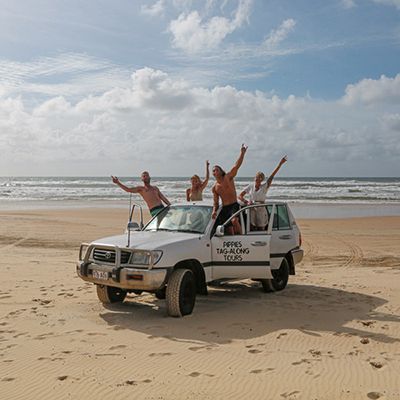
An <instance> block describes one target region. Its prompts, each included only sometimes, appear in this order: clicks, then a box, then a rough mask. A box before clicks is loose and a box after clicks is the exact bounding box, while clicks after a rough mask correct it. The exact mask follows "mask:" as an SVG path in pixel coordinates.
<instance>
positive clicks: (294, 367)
mask: <svg viewBox="0 0 400 400" xmlns="http://www.w3.org/2000/svg"><path fill="white" fill-rule="evenodd" d="M126 214H127V213H126V210H122V209H99V208H96V209H91V208H87V209H68V210H50V211H46V210H38V211H35V210H28V211H2V212H0V254H1V257H0V276H1V283H2V285H1V287H0V399H5V400H6V399H7V400H11V399H41V400H46V399H80V398H86V399H89V400H90V399H286V400H294V399H306V400H312V399H315V400H322V399H327V400H328V399H349V400H350V399H351V400H355V399H399V398H400V386H399V371H400V323H399V322H400V317H399V315H400V291H399V278H400V217H369V218H349V219H329V220H320V219H307V220H299V221H298V223H299V226H300V228H301V231H302V235H303V248H304V250H305V259H304V260H303V262H302V263H301V264H300V265H299V266H298V268H297V271H296V272H297V274H296V276H294V277H290V280H289V285H288V287H287V288H286V289H285V290H284V291H282V292H279V293H274V294H267V293H263V292H262V291H261V289H260V287H259V285H258V283H255V282H252V281H241V282H232V283H229V284H228V283H227V284H224V285H222V286H221V287H218V288H210V290H209V295H208V296H199V297H198V298H197V301H196V306H195V309H194V312H193V314H192V315H190V316H187V317H185V318H182V319H174V318H169V317H167V316H166V310H165V303H164V301H160V300H157V299H156V298H155V297H154V296H153V295H150V294H143V295H141V296H136V295H130V296H129V297H128V299H127V300H126V301H125V302H124V303H123V304H122V305H117V306H114V305H113V306H107V307H105V306H103V305H102V304H101V303H100V302H99V301H98V299H97V296H96V293H95V288H94V286H93V285H91V284H87V283H85V282H83V281H82V280H81V279H79V278H78V277H77V276H76V273H75V262H76V259H77V254H78V248H79V244H80V242H81V241H90V240H93V239H96V238H99V237H102V236H106V235H109V234H118V233H120V232H122V231H123V230H124V226H125V224H126V220H127V215H126Z"/></svg>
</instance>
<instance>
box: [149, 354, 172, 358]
mask: <svg viewBox="0 0 400 400" xmlns="http://www.w3.org/2000/svg"><path fill="white" fill-rule="evenodd" d="M155 356H160V357H164V356H172V353H150V354H149V357H155Z"/></svg>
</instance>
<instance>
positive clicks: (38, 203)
mask: <svg viewBox="0 0 400 400" xmlns="http://www.w3.org/2000/svg"><path fill="white" fill-rule="evenodd" d="M288 203H289V204H290V207H291V209H292V211H293V213H294V214H295V216H296V218H302V219H309V218H310V219H324V218H329V219H331V218H334V219H336V218H358V217H383V216H400V203H385V202H380V203H376V202H375V203H362V202H359V203H356V202H355V203H339V202H330V203H328V202H290V201H289V202H288ZM210 204H211V203H210ZM128 207H129V198H127V199H126V200H113V201H105V200H87V201H84V200H33V201H32V200H21V201H9V202H8V201H2V202H0V212H3V211H34V210H42V211H43V210H63V209H99V208H102V209H126V210H128ZM144 209H146V207H145V206H144ZM127 212H128V211H127Z"/></svg>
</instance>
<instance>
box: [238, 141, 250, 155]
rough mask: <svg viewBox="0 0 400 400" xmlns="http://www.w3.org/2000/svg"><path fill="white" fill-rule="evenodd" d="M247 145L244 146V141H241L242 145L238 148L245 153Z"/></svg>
mask: <svg viewBox="0 0 400 400" xmlns="http://www.w3.org/2000/svg"><path fill="white" fill-rule="evenodd" d="M248 147H249V146H246V145H245V144H244V143H242V147H241V148H240V152H241V153H243V154H245V153H246V151H247V149H248Z"/></svg>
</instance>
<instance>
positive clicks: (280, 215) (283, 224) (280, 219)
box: [267, 204, 291, 231]
mask: <svg viewBox="0 0 400 400" xmlns="http://www.w3.org/2000/svg"><path fill="white" fill-rule="evenodd" d="M267 208H268V214H271V212H272V205H268V206H267ZM286 229H291V226H290V219H289V214H288V211H287V208H286V205H285V204H277V205H276V208H275V215H274V223H273V226H272V230H274V231H282V230H286Z"/></svg>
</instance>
